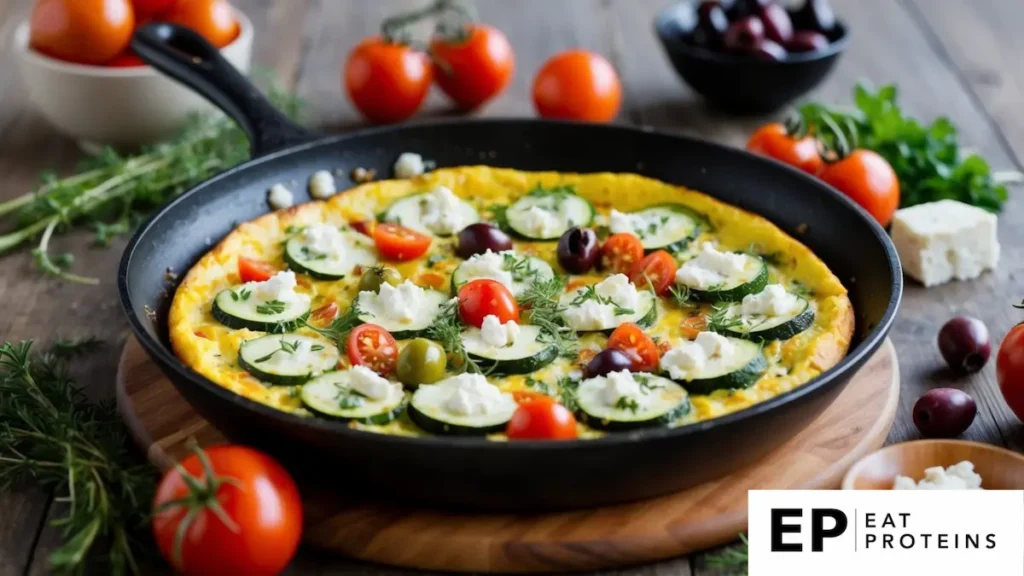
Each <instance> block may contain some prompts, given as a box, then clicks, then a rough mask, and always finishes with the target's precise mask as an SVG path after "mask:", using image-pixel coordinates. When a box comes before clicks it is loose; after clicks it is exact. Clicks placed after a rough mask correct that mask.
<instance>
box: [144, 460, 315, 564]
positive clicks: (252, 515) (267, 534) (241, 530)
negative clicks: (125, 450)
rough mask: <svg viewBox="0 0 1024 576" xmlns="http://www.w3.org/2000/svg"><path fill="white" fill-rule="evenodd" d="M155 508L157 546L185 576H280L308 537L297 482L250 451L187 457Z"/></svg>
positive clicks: (166, 477)
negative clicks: (189, 480) (239, 575)
mask: <svg viewBox="0 0 1024 576" xmlns="http://www.w3.org/2000/svg"><path fill="white" fill-rule="evenodd" d="M186 474H187V475H188V476H190V477H191V479H192V482H191V483H192V484H194V485H198V489H193V488H191V487H190V486H189V484H190V482H187V481H186V480H185V477H184V475H186ZM153 509H154V516H153V535H154V536H155V538H156V543H157V545H158V546H159V548H160V552H161V553H162V554H163V556H164V558H166V559H167V561H168V562H169V563H170V564H171V565H172V566H173V567H174V569H175V571H176V572H178V573H179V574H247V575H252V576H261V575H267V576H270V575H273V574H278V573H279V572H281V571H282V570H283V569H284V568H285V566H287V565H288V562H289V561H290V560H291V558H292V556H293V555H294V554H295V550H296V549H297V548H298V545H299V538H300V536H301V535H302V502H301V501H300V499H299V490H298V488H296V486H295V482H294V481H293V480H292V477H291V476H290V475H289V474H288V472H287V471H286V470H285V469H284V468H282V467H281V465H280V464H278V463H277V462H275V461H274V460H273V459H272V458H270V457H269V456H267V455H266V454H263V453H261V452H258V451H256V450H253V449H251V448H246V447H244V446H231V445H225V446H215V447H213V448H210V449H208V450H206V452H205V454H204V453H198V452H197V454H194V455H191V456H189V457H188V458H185V460H183V461H182V462H181V463H180V465H179V466H178V467H176V468H173V469H171V470H170V471H168V472H167V474H165V475H164V477H163V480H161V481H160V486H159V487H157V491H156V497H155V498H154V499H153Z"/></svg>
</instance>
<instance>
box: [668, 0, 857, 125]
mask: <svg viewBox="0 0 1024 576" xmlns="http://www.w3.org/2000/svg"><path fill="white" fill-rule="evenodd" d="M654 27H655V31H656V32H657V34H658V38H659V39H660V40H661V43H662V46H663V47H664V48H665V52H666V53H667V55H668V57H669V59H670V60H671V61H672V65H673V66H674V67H675V69H676V72H678V73H679V75H680V76H681V77H682V79H683V81H685V82H686V83H687V84H688V85H689V86H690V87H691V88H693V89H694V90H695V91H696V92H697V93H699V94H700V95H702V96H703V97H704V98H705V99H706V100H707V101H708V102H710V103H711V104H713V105H715V106H717V107H719V108H722V109H724V110H726V111H729V112H733V113H740V114H766V113H769V112H774V111H776V110H778V109H780V108H783V107H784V106H786V105H788V104H790V103H791V102H793V101H794V100H796V99H797V98H799V97H800V96H802V95H804V94H805V93H807V92H808V91H810V90H811V89H813V88H814V87H815V86H817V85H818V84H819V83H820V82H821V81H822V80H823V79H824V78H825V77H826V76H828V74H829V72H831V71H832V68H833V66H835V63H836V61H837V60H838V59H839V56H840V55H841V54H842V53H843V51H844V50H845V49H846V46H847V44H848V40H849V30H848V29H847V28H846V26H845V25H844V24H843V23H842V22H840V21H839V20H838V19H837V18H836V16H835V13H834V12H833V11H832V7H831V6H830V5H829V2H828V0H802V2H801V3H800V4H799V5H798V6H797V7H796V8H791V9H787V8H785V7H783V5H782V4H781V3H780V2H778V1H776V0H703V1H701V0H683V1H682V2H679V3H677V4H674V5H672V6H669V7H668V8H666V9H665V10H663V11H662V12H661V13H660V14H658V16H657V18H656V19H655V23H654Z"/></svg>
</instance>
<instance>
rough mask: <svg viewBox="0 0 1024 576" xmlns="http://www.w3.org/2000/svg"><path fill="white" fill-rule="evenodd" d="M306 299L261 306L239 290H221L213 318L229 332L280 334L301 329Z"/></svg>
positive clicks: (242, 290)
mask: <svg viewBox="0 0 1024 576" xmlns="http://www.w3.org/2000/svg"><path fill="white" fill-rule="evenodd" d="M309 309H310V300H309V298H296V299H295V300H293V301H291V302H280V301H277V300H271V301H270V302H262V301H259V300H257V299H256V298H255V297H253V296H252V294H251V293H250V292H248V291H247V290H245V289H244V287H242V286H236V287H234V288H228V289H226V290H221V291H220V292H219V293H218V294H217V296H216V297H214V299H213V308H212V310H211V312H212V313H213V318H214V319H215V320H217V321H218V322H220V323H221V324H223V325H225V326H227V327H228V328H234V329H236V330H243V329H248V330H253V331H256V332H269V333H271V334H283V333H285V332H291V331H292V330H295V329H296V328H298V327H299V326H301V325H302V321H303V320H305V319H306V318H307V317H308V316H309Z"/></svg>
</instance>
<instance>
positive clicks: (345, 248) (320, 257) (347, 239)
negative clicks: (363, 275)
mask: <svg viewBox="0 0 1024 576" xmlns="http://www.w3.org/2000/svg"><path fill="white" fill-rule="evenodd" d="M338 234H340V237H339V238H338V240H340V241H339V242H337V243H336V245H335V246H333V247H332V248H334V250H332V251H329V252H321V251H319V250H317V249H316V248H314V247H313V246H312V245H311V244H310V242H309V241H308V240H307V237H306V236H305V235H304V234H297V235H295V236H293V237H292V238H289V239H288V241H287V242H285V244H284V261H285V262H287V263H288V267H289V268H291V269H292V270H294V271H296V272H300V273H303V274H308V275H310V276H312V277H313V278H316V279H317V280H338V279H341V278H344V277H345V276H348V275H349V274H351V273H352V270H353V269H354V268H355V267H356V266H364V267H365V266H372V265H374V264H376V263H377V255H376V252H374V249H373V241H372V240H370V239H369V238H368V237H366V236H364V235H362V234H360V233H358V232H355V231H351V230H346V231H341V232H339V233H338Z"/></svg>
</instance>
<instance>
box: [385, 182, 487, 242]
mask: <svg viewBox="0 0 1024 576" xmlns="http://www.w3.org/2000/svg"><path fill="white" fill-rule="evenodd" d="M438 190H439V189H435V190H431V191H429V192H420V193H419V194H413V195H411V196H406V197H405V198H400V199H398V200H395V201H394V202H393V203H392V204H391V206H388V208H387V210H385V211H384V212H383V213H382V214H381V215H380V218H379V219H380V221H381V222H393V223H395V224H398V225H400V226H404V227H406V228H412V229H413V230H416V231H418V232H423V233H424V234H430V235H433V236H441V237H446V236H451V235H452V234H455V233H457V232H459V231H460V230H462V229H463V228H465V227H466V226H469V225H470V224H476V223H477V222H479V221H480V213H479V212H477V210H476V208H474V207H473V205H472V204H470V203H469V202H466V201H465V200H463V199H461V198H458V197H454V196H453V197H448V196H442V195H441V194H444V193H441V192H439V191H438ZM445 190H447V189H445ZM447 194H452V192H451V190H447ZM442 198H444V199H442Z"/></svg>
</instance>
